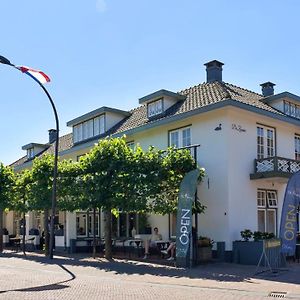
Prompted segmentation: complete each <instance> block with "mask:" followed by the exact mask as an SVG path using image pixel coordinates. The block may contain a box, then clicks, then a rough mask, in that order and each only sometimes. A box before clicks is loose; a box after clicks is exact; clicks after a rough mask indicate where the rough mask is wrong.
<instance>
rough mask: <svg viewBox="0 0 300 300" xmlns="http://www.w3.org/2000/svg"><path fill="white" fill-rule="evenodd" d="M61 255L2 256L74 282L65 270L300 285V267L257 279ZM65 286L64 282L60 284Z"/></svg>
mask: <svg viewBox="0 0 300 300" xmlns="http://www.w3.org/2000/svg"><path fill="white" fill-rule="evenodd" d="M58 255H60V256H55V257H54V259H53V260H50V259H49V258H47V257H45V256H43V255H42V254H35V253H32V254H31V253H27V256H26V257H24V256H23V255H22V254H21V253H20V254H18V253H3V254H2V255H1V256H2V257H8V258H9V257H17V258H20V259H24V260H30V261H35V262H38V263H42V264H56V265H59V266H60V267H61V268H65V269H64V270H65V271H66V272H69V274H70V275H71V276H73V278H72V279H70V280H73V279H75V275H74V274H73V273H71V272H70V271H69V270H68V269H67V268H66V267H64V266H68V265H69V266H82V267H92V268H96V269H99V270H103V271H105V272H114V273H116V274H128V275H132V274H136V275H153V276H166V277H174V278H181V277H186V278H190V279H210V280H215V281H221V282H248V283H252V284H256V283H255V282H254V281H253V279H254V278H257V279H264V280H270V281H276V282H285V283H293V284H300V264H298V265H297V264H290V265H288V268H287V269H286V270H285V271H279V272H278V273H271V272H263V273H260V274H258V275H254V274H255V271H256V266H246V265H237V264H231V263H219V262H214V263H210V264H205V265H199V266H197V267H194V268H190V269H182V268H176V267H172V266H165V265H159V264H156V263H153V262H151V260H149V261H148V260H147V261H133V260H127V259H122V260H119V259H114V260H111V261H108V260H106V259H104V258H100V257H98V258H96V259H92V258H90V257H87V256H83V255H80V256H79V255H66V254H58ZM70 280H68V281H70ZM62 283H63V282H60V283H57V284H62Z"/></svg>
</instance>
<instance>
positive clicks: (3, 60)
mask: <svg viewBox="0 0 300 300" xmlns="http://www.w3.org/2000/svg"><path fill="white" fill-rule="evenodd" d="M0 63H1V64H4V65H9V66H11V67H14V68H16V69H17V67H16V66H15V65H14V64H12V63H11V62H10V61H9V60H8V59H7V58H6V57H4V56H1V55H0ZM32 78H33V77H32ZM33 79H34V80H35V78H33ZM35 81H36V82H37V83H38V84H39V86H40V87H41V88H42V89H43V91H44V92H45V94H46V95H47V97H48V99H49V101H50V104H51V106H52V109H53V112H54V117H55V123H56V140H55V148H54V169H53V188H52V204H51V209H52V213H51V224H50V251H49V258H50V259H53V246H54V218H55V212H56V185H57V161H58V144H59V141H58V139H59V119H58V114H57V111H56V107H55V105H54V102H53V100H52V98H51V96H50V94H49V93H48V91H47V90H46V88H45V87H44V86H43V85H42V84H41V83H40V82H39V81H38V80H35Z"/></svg>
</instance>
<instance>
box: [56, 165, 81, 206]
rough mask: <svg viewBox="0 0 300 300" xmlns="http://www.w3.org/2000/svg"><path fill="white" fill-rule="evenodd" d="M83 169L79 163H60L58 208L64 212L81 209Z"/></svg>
mask: <svg viewBox="0 0 300 300" xmlns="http://www.w3.org/2000/svg"><path fill="white" fill-rule="evenodd" d="M80 175H81V168H80V164H79V163H78V162H73V161H72V160H63V161H61V162H59V163H58V180H57V206H58V208H59V209H60V210H62V211H74V210H76V209H78V208H80V205H79V203H80V201H79V199H81V195H80V192H79V186H80V184H81V181H80V179H81V177H80Z"/></svg>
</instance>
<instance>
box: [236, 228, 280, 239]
mask: <svg viewBox="0 0 300 300" xmlns="http://www.w3.org/2000/svg"><path fill="white" fill-rule="evenodd" d="M241 237H242V238H243V240H244V241H246V242H248V241H249V240H250V239H251V238H253V240H254V242H257V241H261V240H269V239H274V238H275V235H274V233H272V232H261V231H254V232H252V231H251V230H250V229H245V230H243V231H241Z"/></svg>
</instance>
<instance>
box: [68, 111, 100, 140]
mask: <svg viewBox="0 0 300 300" xmlns="http://www.w3.org/2000/svg"><path fill="white" fill-rule="evenodd" d="M104 132H105V115H104V114H103V115H101V116H98V117H96V118H93V119H90V120H87V121H85V122H83V123H80V124H78V125H75V126H74V127H73V142H74V143H78V142H80V141H83V140H86V139H89V138H91V137H93V136H97V135H100V134H103V133H104Z"/></svg>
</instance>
